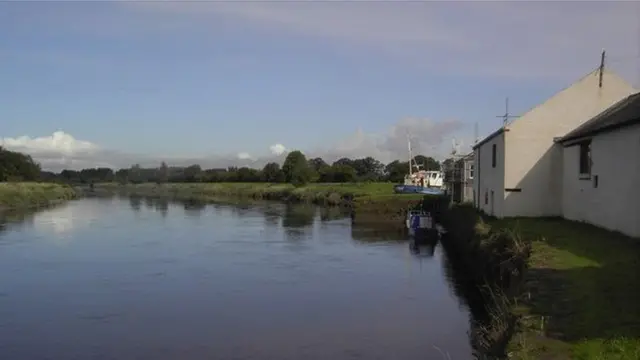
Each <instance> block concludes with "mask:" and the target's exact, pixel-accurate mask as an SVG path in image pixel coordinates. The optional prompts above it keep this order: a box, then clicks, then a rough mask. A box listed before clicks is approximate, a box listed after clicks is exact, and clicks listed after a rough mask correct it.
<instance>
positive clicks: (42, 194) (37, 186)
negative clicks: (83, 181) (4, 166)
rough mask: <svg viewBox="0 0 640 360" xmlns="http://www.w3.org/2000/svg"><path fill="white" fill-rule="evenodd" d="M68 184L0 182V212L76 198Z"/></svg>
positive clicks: (44, 205)
mask: <svg viewBox="0 0 640 360" xmlns="http://www.w3.org/2000/svg"><path fill="white" fill-rule="evenodd" d="M77 196H78V194H77V192H76V191H75V190H74V189H73V187H71V186H69V185H61V184H54V183H39V182H16V183H12V182H6V183H0V212H5V211H12V210H24V209H37V208H40V207H47V206H52V205H56V204H59V203H62V202H65V201H68V200H72V199H75V198H77Z"/></svg>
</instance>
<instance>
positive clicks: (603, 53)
mask: <svg viewBox="0 0 640 360" xmlns="http://www.w3.org/2000/svg"><path fill="white" fill-rule="evenodd" d="M604 55H605V51H604V49H602V55H601V56H600V71H599V72H600V82H599V86H600V87H602V76H603V75H604V58H605V57H604Z"/></svg>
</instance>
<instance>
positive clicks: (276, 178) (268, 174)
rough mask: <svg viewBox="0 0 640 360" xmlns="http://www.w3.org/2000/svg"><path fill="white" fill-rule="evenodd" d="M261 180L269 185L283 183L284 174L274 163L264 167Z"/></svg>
mask: <svg viewBox="0 0 640 360" xmlns="http://www.w3.org/2000/svg"><path fill="white" fill-rule="evenodd" d="M262 180H263V181H265V182H271V183H279V182H284V173H283V172H282V169H280V165H279V164H278V163H275V162H270V163H268V164H267V165H265V166H264V168H263V169H262Z"/></svg>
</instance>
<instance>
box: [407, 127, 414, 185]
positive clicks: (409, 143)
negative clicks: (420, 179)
mask: <svg viewBox="0 0 640 360" xmlns="http://www.w3.org/2000/svg"><path fill="white" fill-rule="evenodd" d="M407 145H409V176H411V173H412V172H413V167H412V166H411V159H412V158H413V157H412V156H411V138H410V137H409V134H407Z"/></svg>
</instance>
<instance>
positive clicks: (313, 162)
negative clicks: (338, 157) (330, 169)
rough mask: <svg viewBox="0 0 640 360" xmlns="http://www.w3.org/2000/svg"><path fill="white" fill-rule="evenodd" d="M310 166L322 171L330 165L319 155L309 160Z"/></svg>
mask: <svg viewBox="0 0 640 360" xmlns="http://www.w3.org/2000/svg"><path fill="white" fill-rule="evenodd" d="M309 166H310V167H311V168H312V169H313V170H315V171H320V169H322V168H324V167H327V166H329V164H327V163H326V162H325V161H324V160H322V158H319V157H317V158H313V159H310V160H309Z"/></svg>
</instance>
